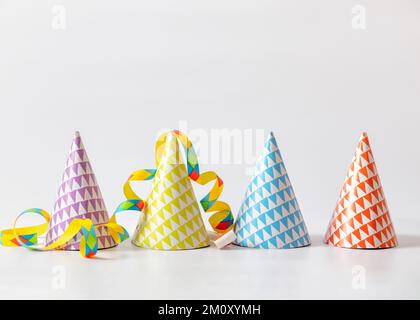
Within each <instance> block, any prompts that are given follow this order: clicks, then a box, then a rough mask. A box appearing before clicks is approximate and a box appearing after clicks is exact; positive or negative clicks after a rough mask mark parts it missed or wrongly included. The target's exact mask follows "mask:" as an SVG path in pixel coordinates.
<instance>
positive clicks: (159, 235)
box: [133, 135, 209, 250]
mask: <svg viewBox="0 0 420 320" xmlns="http://www.w3.org/2000/svg"><path fill="white" fill-rule="evenodd" d="M146 204H147V205H146V207H145V210H144V215H142V217H141V218H140V222H139V224H138V226H137V228H136V232H135V234H134V237H133V243H134V244H135V245H137V246H139V247H143V248H149V249H157V250H184V249H196V248H202V247H207V246H208V245H209V239H208V236H207V232H206V229H205V226H204V222H203V220H202V217H201V212H200V209H199V206H198V203H197V200H196V197H195V194H194V191H193V188H192V185H191V182H190V178H189V177H188V173H187V169H186V166H185V163H184V160H183V158H182V157H181V154H180V151H179V145H178V141H177V139H176V138H175V137H174V136H172V135H169V136H168V138H167V141H166V146H165V151H164V153H163V155H162V159H161V161H160V163H159V165H158V168H157V172H156V175H155V177H154V179H153V181H152V191H151V193H150V195H149V197H148V198H147V200H146Z"/></svg>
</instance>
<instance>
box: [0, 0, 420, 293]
mask: <svg viewBox="0 0 420 320" xmlns="http://www.w3.org/2000/svg"><path fill="white" fill-rule="evenodd" d="M359 4H361V5H364V6H365V8H366V29H365V30H355V29H353V28H352V19H353V17H354V15H353V14H352V8H353V7H354V6H355V5H359ZM55 5H64V8H65V10H66V28H65V29H64V30H62V29H55V28H54V27H53V26H52V23H53V21H54V17H55V14H54V13H53V12H52V11H53V8H54V6H55ZM419 57H420V3H419V2H418V1H415V0H401V1H398V2H397V1H388V0H380V1H379V0H374V1H373V0H372V1H353V0H352V1H335V0H321V1H311V0H297V1H264V0H258V1H257V0H236V1H233V0H212V1H203V0H190V1H182V0H177V1H175V0H174V1H169V0H159V1H135V0H132V1H128V0H125V1H100V0H96V1H93V0H83V1H82V0H72V1H69V0H61V1H30V0H25V1H23V0H0V121H1V126H0V144H1V150H2V152H1V157H0V177H1V179H0V194H1V199H2V201H1V203H0V228H6V227H10V226H11V224H12V221H13V219H14V218H15V217H16V215H17V214H18V213H19V212H20V211H22V210H23V209H26V208H29V207H42V208H45V209H47V210H51V209H52V206H53V203H54V200H55V194H56V191H57V187H58V184H59V182H60V177H61V174H62V169H63V167H64V163H65V159H66V156H67V152H68V149H69V147H70V143H71V138H72V134H73V131H75V130H80V132H81V134H82V137H83V139H84V142H85V146H86V148H87V151H88V154H89V156H90V159H91V161H92V164H93V166H94V170H95V172H96V175H97V179H98V181H99V183H100V185H101V189H102V193H103V195H104V198H105V201H106V203H107V205H108V209H109V211H112V210H113V209H114V208H115V207H116V205H117V204H118V203H119V202H120V201H121V200H123V194H122V185H123V182H124V181H125V179H126V178H127V176H128V174H129V173H130V172H131V171H133V170H136V169H140V168H152V167H154V141H155V138H156V135H157V132H158V131H160V130H162V129H163V128H176V127H178V125H179V123H180V121H186V123H187V124H188V128H189V129H191V130H205V132H207V133H208V134H209V137H210V138H211V136H210V130H211V129H213V130H215V129H216V130H221V129H226V128H229V129H237V130H240V132H244V130H245V129H253V130H254V131H253V132H256V131H257V130H259V129H265V130H266V132H268V131H269V130H273V131H274V132H275V134H276V137H277V139H278V144H279V147H280V149H281V152H282V154H283V158H284V160H285V163H286V166H287V169H288V171H289V175H290V178H291V181H292V183H293V186H294V189H295V192H296V195H297V197H298V200H299V203H300V206H301V209H302V212H303V215H304V218H305V220H306V223H307V225H308V228H309V231H310V234H311V235H312V239H313V243H314V244H313V246H312V247H309V248H305V249H299V250H291V251H258V250H246V249H245V250H243V249H238V248H235V247H233V248H230V249H228V250H224V251H217V250H216V249H214V248H209V249H203V250H196V251H191V252H169V253H165V252H153V251H147V250H139V249H137V248H134V247H133V246H132V245H131V244H130V243H125V244H124V245H123V246H121V247H119V248H116V249H112V250H108V251H106V252H101V254H100V258H99V259H97V260H95V261H86V260H82V259H80V258H79V256H78V254H77V253H65V252H54V253H39V254H37V253H32V252H27V251H25V250H23V249H16V248H0V259H1V264H0V271H1V272H0V274H1V276H0V297H3V298H6V297H11V298H14V297H23V298H33V297H41V298H233V299H234V298H254V299H256V298H269V299H271V298H375V297H377V298H420V292H419V290H418V283H419V281H420V217H419V214H420V212H419V206H418V195H419V191H420V190H419V189H420V188H419V183H418V180H419V173H420V169H419V163H420V147H419V143H418V138H419V133H420V129H419V126H418V121H419V119H420V80H419V76H420V60H419ZM363 130H366V131H368V133H369V136H370V139H371V144H372V148H373V151H374V154H375V157H376V160H377V165H378V169H379V173H380V176H381V179H382V183H383V186H384V191H385V194H386V196H387V200H388V204H389V207H390V210H391V214H392V218H393V221H394V225H395V228H396V231H397V234H398V235H399V241H400V247H399V248H398V249H393V250H387V251H374V252H372V251H351V250H340V249H335V248H330V247H327V246H325V245H323V244H322V243H321V236H322V234H323V233H324V232H325V230H326V227H327V225H328V221H329V218H330V217H331V214H332V210H333V209H334V205H335V202H336V200H337V197H338V194H339V190H340V187H341V184H342V182H343V178H344V175H345V172H346V169H347V167H348V165H349V164H350V161H351V158H352V156H353V152H354V149H355V147H356V143H357V139H358V138H359V135H360V133H361V132H362V131H363ZM245 143H247V142H245ZM261 146H262V145H261V144H259V145H257V146H256V148H257V149H259V148H261ZM197 147H201V148H206V146H205V145H204V146H203V145H201V146H197ZM247 168H249V165H248V164H247V163H246V161H245V159H244V161H242V162H241V163H240V164H223V163H206V164H203V165H202V170H204V171H206V170H210V169H211V170H215V171H217V172H218V173H219V174H220V176H221V177H222V178H223V179H224V181H225V185H226V186H225V191H224V193H223V195H222V200H225V201H228V202H229V203H230V204H231V206H232V210H233V212H234V213H235V214H236V212H237V210H238V208H239V206H240V202H241V201H242V198H243V194H244V192H245V189H246V186H247V182H248V180H249V176H247V175H246V172H247ZM195 189H196V190H197V194H198V195H204V194H205V192H206V191H207V190H202V188H201V187H199V186H195ZM139 190H141V192H142V194H144V195H146V193H147V190H148V189H147V185H146V184H144V185H141V187H139ZM127 215H129V214H127ZM136 219H137V218H136V217H127V216H126V217H124V218H123V219H122V220H121V221H122V223H123V224H124V225H125V226H126V227H127V229H128V230H130V232H132V230H133V229H134V224H135V222H136ZM356 265H361V266H363V267H364V268H365V270H366V289H365V290H355V289H354V288H353V287H352V281H353V277H354V275H353V274H352V268H354V266H356ZM57 270H58V271H57ZM60 270H61V271H60ZM63 270H64V273H65V279H66V285H65V288H64V289H60V288H57V286H56V285H54V283H55V282H54V281H55V280H54V279H55V278H54V276H56V275H57V272H58V273H60V272H61V273H62V272H63Z"/></svg>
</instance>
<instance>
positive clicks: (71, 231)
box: [0, 208, 98, 258]
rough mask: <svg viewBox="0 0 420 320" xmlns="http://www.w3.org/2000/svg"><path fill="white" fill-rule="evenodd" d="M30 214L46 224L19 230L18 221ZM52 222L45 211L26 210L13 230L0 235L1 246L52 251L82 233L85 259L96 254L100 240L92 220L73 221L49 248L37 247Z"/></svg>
mask: <svg viewBox="0 0 420 320" xmlns="http://www.w3.org/2000/svg"><path fill="white" fill-rule="evenodd" d="M30 213H36V214H38V215H40V216H42V217H43V218H44V219H45V221H46V222H45V223H43V224H40V225H36V226H31V227H22V228H17V227H16V225H17V222H18V220H20V218H21V217H23V216H24V215H27V214H30ZM50 220H51V217H50V214H49V213H48V212H46V211H45V210H42V209H38V208H32V209H28V210H25V211H23V212H22V213H21V214H20V215H19V216H18V217H17V218H16V220H15V222H14V224H13V228H12V229H9V230H4V231H2V232H1V233H0V244H1V245H3V246H10V247H16V246H22V247H25V248H27V249H29V250H33V251H51V250H56V249H59V248H61V247H62V246H63V245H65V244H66V243H68V242H69V241H70V240H71V239H73V238H74V237H75V236H76V235H77V234H78V233H79V232H81V233H82V237H81V241H80V254H81V255H82V256H83V257H85V258H91V257H93V256H94V255H95V254H96V252H97V251H98V239H97V237H96V232H95V226H94V225H93V223H92V221H91V220H90V219H73V220H72V221H71V223H70V225H69V226H68V228H67V229H66V230H65V232H64V233H63V234H62V235H61V236H60V237H59V238H58V239H56V240H55V241H54V242H53V243H51V244H50V245H48V246H38V247H36V246H35V245H37V244H38V238H39V237H40V236H41V235H42V234H44V233H45V232H46V231H47V229H48V225H49V222H50Z"/></svg>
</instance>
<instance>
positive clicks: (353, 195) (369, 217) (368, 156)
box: [324, 133, 397, 249]
mask: <svg viewBox="0 0 420 320" xmlns="http://www.w3.org/2000/svg"><path fill="white" fill-rule="evenodd" d="M324 241H325V242H326V243H328V244H332V245H334V246H336V247H342V248H352V249H381V248H392V247H396V246H397V238H396V236H395V231H394V227H393V225H392V221H391V217H390V215H389V211H388V206H387V203H386V200H385V196H384V193H383V190H382V185H381V181H380V179H379V175H378V171H377V169H376V164H375V160H374V158H373V154H372V150H371V148H370V143H369V138H368V136H367V133H363V134H362V136H361V138H360V140H359V144H358V146H357V149H356V153H355V155H354V157H353V161H352V164H351V166H350V168H349V169H348V171H347V176H346V180H345V182H344V185H343V187H342V189H341V193H340V199H339V200H338V203H337V206H336V208H335V211H334V214H333V217H332V219H331V221H330V224H329V227H328V230H327V233H326V235H325V239H324Z"/></svg>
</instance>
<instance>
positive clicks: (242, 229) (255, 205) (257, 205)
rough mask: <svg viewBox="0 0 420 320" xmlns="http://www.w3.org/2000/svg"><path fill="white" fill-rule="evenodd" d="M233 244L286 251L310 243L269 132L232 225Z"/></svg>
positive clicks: (272, 136)
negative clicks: (233, 228) (233, 225)
mask: <svg viewBox="0 0 420 320" xmlns="http://www.w3.org/2000/svg"><path fill="white" fill-rule="evenodd" d="M234 231H235V233H236V240H235V242H234V243H235V244H237V245H240V246H243V247H250V248H263V249H290V248H298V247H304V246H308V245H310V244H311V240H310V238H309V235H308V231H307V228H306V225H305V222H304V221H303V217H302V214H301V212H300V209H299V205H298V202H297V200H296V197H295V193H294V191H293V187H292V185H291V183H290V180H289V176H288V174H287V171H286V168H285V166H284V162H283V159H282V157H281V154H280V151H279V148H278V146H277V142H276V138H275V137H274V135H273V133H270V135H269V137H268V139H267V142H266V144H265V146H264V151H263V154H262V157H261V158H260V159H259V161H258V162H257V165H256V170H255V174H254V177H253V178H252V180H251V183H250V184H249V186H248V190H247V192H246V196H245V201H244V202H243V204H242V207H241V209H240V211H239V214H238V219H237V223H236V226H235V230H234Z"/></svg>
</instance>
